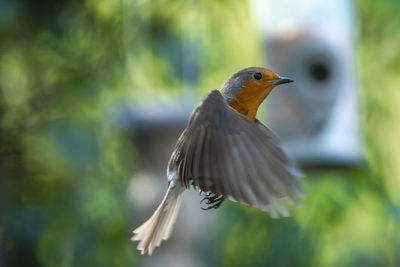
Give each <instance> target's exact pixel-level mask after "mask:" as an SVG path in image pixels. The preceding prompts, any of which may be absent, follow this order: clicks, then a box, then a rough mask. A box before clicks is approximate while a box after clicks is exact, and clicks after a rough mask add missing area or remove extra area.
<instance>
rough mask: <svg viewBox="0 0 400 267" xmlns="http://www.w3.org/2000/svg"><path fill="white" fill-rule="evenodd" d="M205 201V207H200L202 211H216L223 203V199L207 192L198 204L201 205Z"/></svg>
mask: <svg viewBox="0 0 400 267" xmlns="http://www.w3.org/2000/svg"><path fill="white" fill-rule="evenodd" d="M205 200H206V205H207V207H205V208H203V207H201V209H202V210H209V209H217V208H219V206H221V204H222V202H224V200H225V197H224V196H218V195H214V194H213V193H211V192H208V193H207V194H206V196H205V197H204V198H203V199H202V200H201V201H200V204H202V203H203V202H204V201H205Z"/></svg>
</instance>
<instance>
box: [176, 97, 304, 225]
mask: <svg viewBox="0 0 400 267" xmlns="http://www.w3.org/2000/svg"><path fill="white" fill-rule="evenodd" d="M168 168H169V171H174V170H177V171H178V173H179V177H180V179H181V182H182V184H183V185H184V186H185V187H189V186H190V185H193V186H195V187H196V188H198V189H199V190H201V191H203V192H212V193H214V194H215V195H222V196H225V197H228V198H230V199H232V200H235V201H239V202H242V203H244V204H247V205H249V206H253V207H258V208H260V209H263V210H266V211H268V212H270V213H271V216H273V217H276V216H278V215H279V214H282V215H284V216H286V215H288V214H289V213H288V210H287V209H286V207H285V205H284V204H283V203H282V201H281V199H282V198H284V197H288V198H290V199H291V200H292V201H293V203H296V202H297V201H298V197H297V196H298V195H301V194H302V191H301V187H300V184H299V182H298V181H297V178H299V177H300V176H301V173H300V171H298V169H297V167H296V165H295V164H294V163H293V162H292V161H291V160H290V158H289V157H288V156H287V155H286V153H285V152H284V151H283V149H282V147H281V145H280V142H279V139H278V137H277V136H276V135H275V134H274V133H273V132H272V131H271V130H270V129H269V128H268V127H267V126H265V125H264V124H262V123H261V122H260V121H258V120H257V119H256V120H255V121H251V120H250V119H248V118H247V117H245V116H243V115H242V114H240V113H239V112H237V111H236V110H234V109H233V108H231V107H230V106H229V105H228V104H227V102H226V101H225V99H224V98H223V96H222V95H221V93H220V92H219V91H218V90H213V91H211V92H210V93H209V94H208V95H207V96H205V97H204V99H203V100H202V101H201V102H200V104H199V105H198V106H197V107H196V108H195V109H194V111H193V113H192V115H191V116H190V119H189V123H188V126H187V128H186V129H185V130H184V132H183V133H182V135H181V137H180V138H179V139H178V142H177V145H176V146H175V150H174V153H173V154H172V156H171V159H170V162H169V165H168Z"/></svg>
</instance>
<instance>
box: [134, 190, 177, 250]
mask: <svg viewBox="0 0 400 267" xmlns="http://www.w3.org/2000/svg"><path fill="white" fill-rule="evenodd" d="M183 190H184V188H183V187H182V186H179V185H176V184H175V183H170V185H169V186H168V190H167V193H166V194H165V197H164V199H163V200H162V201H161V204H160V205H159V206H158V208H157V210H156V211H155V212H154V214H153V215H152V216H151V217H150V219H148V220H147V221H146V222H145V223H143V224H142V225H141V226H139V227H138V228H136V229H135V230H134V231H133V233H134V235H133V237H132V238H131V240H133V241H140V242H139V244H138V246H137V249H138V250H140V251H141V254H145V253H148V254H149V255H151V254H152V253H153V251H154V249H155V248H156V247H158V246H160V244H161V242H162V240H167V239H168V238H169V236H170V235H171V232H172V228H173V225H174V223H175V220H176V217H177V216H178V212H179V208H180V206H181V202H182V195H183Z"/></svg>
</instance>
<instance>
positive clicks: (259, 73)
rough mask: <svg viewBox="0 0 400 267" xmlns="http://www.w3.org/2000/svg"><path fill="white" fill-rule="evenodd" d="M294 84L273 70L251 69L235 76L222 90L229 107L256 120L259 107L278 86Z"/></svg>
mask: <svg viewBox="0 0 400 267" xmlns="http://www.w3.org/2000/svg"><path fill="white" fill-rule="evenodd" d="M290 82H293V80H292V79H290V78H287V77H280V76H279V75H278V74H276V73H275V72H273V71H272V70H269V69H266V68H261V67H251V68H246V69H243V70H240V71H238V72H236V73H235V74H233V75H232V76H231V77H230V78H229V79H228V80H227V81H226V82H225V83H224V84H223V85H222V86H221V88H220V91H221V93H222V95H223V96H224V97H225V99H226V100H227V101H228V103H229V105H230V106H231V107H233V108H234V109H236V110H237V111H239V112H240V113H242V114H243V115H245V116H247V117H248V118H250V119H252V120H254V119H255V117H256V113H257V110H258V107H259V106H260V104H261V103H262V101H263V100H264V99H265V98H266V97H267V96H268V94H269V93H270V92H271V90H272V89H273V88H274V87H276V86H277V85H280V84H284V83H290Z"/></svg>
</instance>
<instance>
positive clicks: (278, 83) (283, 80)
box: [271, 77, 293, 85]
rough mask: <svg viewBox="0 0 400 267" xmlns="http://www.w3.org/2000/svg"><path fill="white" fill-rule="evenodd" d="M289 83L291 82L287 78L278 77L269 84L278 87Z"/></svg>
mask: <svg viewBox="0 0 400 267" xmlns="http://www.w3.org/2000/svg"><path fill="white" fill-rule="evenodd" d="M291 82H293V80H292V79H290V78H288V77H279V78H278V79H275V80H271V83H273V84H274V85H280V84H284V83H291Z"/></svg>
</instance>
